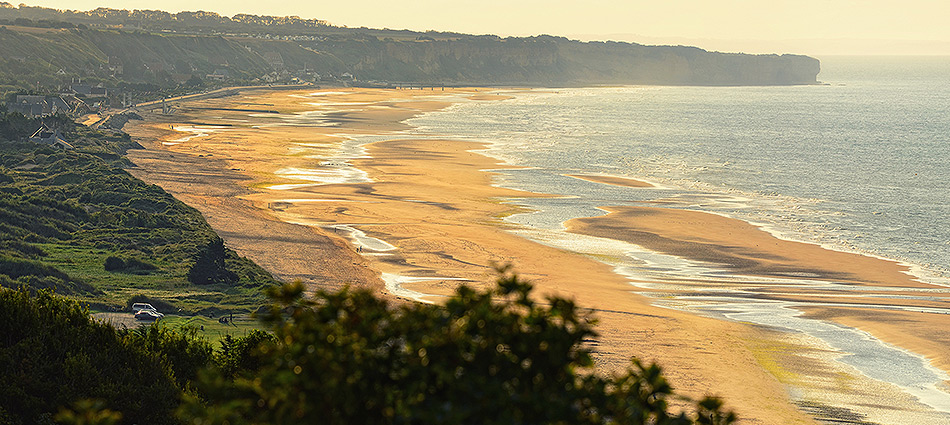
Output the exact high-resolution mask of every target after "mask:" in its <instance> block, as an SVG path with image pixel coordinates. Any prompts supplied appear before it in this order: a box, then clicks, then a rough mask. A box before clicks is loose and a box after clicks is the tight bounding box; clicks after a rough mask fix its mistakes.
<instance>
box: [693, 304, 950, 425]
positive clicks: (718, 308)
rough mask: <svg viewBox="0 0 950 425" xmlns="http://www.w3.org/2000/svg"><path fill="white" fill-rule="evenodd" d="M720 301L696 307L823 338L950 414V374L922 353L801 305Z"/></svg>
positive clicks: (864, 369) (845, 359)
mask: <svg viewBox="0 0 950 425" xmlns="http://www.w3.org/2000/svg"><path fill="white" fill-rule="evenodd" d="M716 298H717V297H707V300H708V301H717V300H716ZM719 301H725V302H719V303H714V304H706V305H698V306H695V308H699V309H704V310H708V311H712V312H718V313H720V314H722V315H723V316H725V317H727V318H730V319H732V320H734V321H738V322H751V323H757V324H760V325H765V326H770V327H773V328H784V329H789V330H793V331H797V332H801V333H804V334H806V335H809V336H812V337H815V338H818V339H819V340H821V341H823V342H824V343H826V344H828V346H830V347H833V348H834V349H835V350H836V351H837V352H839V353H840V354H841V355H840V357H839V358H838V359H836V360H837V361H839V362H841V363H844V364H847V365H849V366H851V367H853V368H855V369H856V370H857V371H859V372H860V373H861V374H863V375H864V376H867V377H869V378H871V379H874V380H876V381H880V382H886V383H890V384H893V385H895V386H897V387H899V388H900V389H901V390H903V391H904V392H906V393H908V394H911V395H913V396H914V397H915V398H917V399H918V400H919V401H920V402H921V403H923V404H926V405H928V406H930V407H931V408H933V409H934V410H936V411H938V412H943V413H950V393H947V392H946V391H943V390H941V389H940V387H941V386H943V382H945V381H947V380H950V375H947V373H946V372H944V371H942V370H940V369H937V368H936V367H934V366H933V365H932V364H931V362H930V361H929V360H927V359H926V358H925V357H923V356H921V355H919V354H916V353H913V352H911V351H908V350H905V349H903V348H900V347H896V346H893V345H891V344H887V343H885V342H883V341H881V340H879V339H877V338H874V337H873V336H872V335H871V334H870V333H868V332H865V331H862V330H859V329H856V328H851V327H847V326H843V325H839V324H837V323H832V322H826V321H822V320H814V319H806V318H803V317H801V316H803V314H804V313H802V312H801V311H798V310H796V309H795V306H796V305H797V304H798V303H794V302H776V301H766V300H748V302H745V303H741V302H735V300H734V299H732V298H720V299H719ZM948 419H950V415H948Z"/></svg>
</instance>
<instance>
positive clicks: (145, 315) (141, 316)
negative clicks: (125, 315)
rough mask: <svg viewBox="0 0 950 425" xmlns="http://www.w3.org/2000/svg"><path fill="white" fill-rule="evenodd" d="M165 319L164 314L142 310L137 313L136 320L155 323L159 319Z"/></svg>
mask: <svg viewBox="0 0 950 425" xmlns="http://www.w3.org/2000/svg"><path fill="white" fill-rule="evenodd" d="M162 317H165V315H164V314H162V313H159V312H157V311H152V310H141V311H139V312H138V313H135V318H136V319H137V320H145V321H149V322H154V321H156V320H158V319H161V318H162Z"/></svg>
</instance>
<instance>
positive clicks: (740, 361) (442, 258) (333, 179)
mask: <svg viewBox="0 0 950 425" xmlns="http://www.w3.org/2000/svg"><path fill="white" fill-rule="evenodd" d="M507 98H509V96H508V95H506V93H505V92H486V91H485V90H480V91H478V92H476V91H475V90H474V89H446V90H445V91H441V90H375V89H349V88H344V89H336V88H333V89H323V90H319V89H311V90H304V91H293V92H291V91H249V92H246V93H243V94H242V95H240V96H233V97H227V98H222V99H208V100H199V101H193V102H188V103H179V104H176V105H175V111H174V114H171V115H162V114H160V113H158V112H151V113H143V116H144V117H145V118H146V120H145V121H134V122H131V123H130V124H129V125H127V127H126V131H128V132H129V133H130V134H131V135H132V136H133V138H135V139H136V140H137V141H139V142H140V143H142V144H143V145H144V146H145V147H146V149H144V150H136V151H130V152H129V158H130V159H131V160H132V161H133V162H134V163H135V164H136V166H137V167H136V168H133V169H131V170H130V171H131V172H132V173H133V174H134V175H136V176H137V177H140V178H142V179H143V180H145V181H147V182H149V183H154V184H158V185H160V186H162V187H163V188H165V190H167V191H169V192H170V193H172V194H174V195H175V196H176V197H178V198H179V199H181V200H182V201H184V202H186V203H188V204H189V205H192V206H194V207H195V208H197V209H198V210H200V211H201V212H202V214H204V216H205V217H206V218H207V219H208V221H209V223H210V224H211V225H212V226H213V227H214V228H215V229H216V230H217V231H218V232H219V234H221V236H222V237H223V238H224V239H225V241H226V243H227V245H228V246H229V247H231V248H232V249H235V250H236V251H237V252H239V253H240V254H242V255H245V256H247V257H249V258H251V259H252V260H254V261H256V262H258V264H260V265H261V266H263V267H265V268H266V269H268V270H269V271H271V272H272V273H273V274H274V275H275V276H277V277H278V278H280V279H283V280H296V279H299V280H301V281H303V282H305V283H306V284H308V285H311V287H312V288H314V289H316V288H327V289H332V288H338V287H340V286H342V285H345V284H353V285H360V286H367V287H370V288H374V289H376V290H378V291H379V292H380V293H383V294H388V295H389V296H393V297H397V298H402V299H415V300H417V301H425V302H439V300H440V297H441V296H443V295H445V294H449V293H451V292H452V291H453V290H454V288H455V287H456V286H457V285H458V284H460V283H462V282H465V283H469V284H472V285H486V284H488V283H489V282H490V281H491V279H492V271H493V264H504V263H510V264H512V265H514V267H515V269H516V270H517V271H518V272H519V274H521V275H522V276H524V277H526V278H528V279H530V280H531V281H532V282H534V283H535V285H536V287H537V288H538V290H539V292H540V293H541V294H557V295H562V296H568V297H571V298H574V299H576V300H577V302H578V303H579V305H581V306H583V307H584V308H588V309H591V310H593V313H594V315H595V316H596V318H597V319H598V325H597V330H598V332H599V333H600V336H599V337H598V339H597V341H596V342H595V343H594V345H593V348H594V349H595V350H596V360H597V365H598V368H599V369H600V370H601V371H603V372H604V373H611V372H613V371H616V370H619V369H621V368H623V367H625V365H626V364H628V361H629V359H630V358H631V357H638V358H640V359H642V360H645V361H648V362H649V361H656V362H658V363H660V364H661V365H662V366H663V367H664V369H665V370H666V372H667V375H668V379H669V380H670V382H671V383H672V384H673V386H674V387H675V388H676V389H677V390H678V391H680V392H682V393H683V394H685V395H688V396H693V397H699V396H702V395H707V394H709V395H718V396H721V397H723V398H724V399H725V401H726V403H727V406H728V407H729V408H732V409H734V410H736V411H737V412H738V413H739V415H740V416H741V417H742V419H743V421H742V423H747V424H777V423H782V424H795V423H814V421H813V419H811V418H810V417H809V416H807V415H806V414H805V413H803V411H802V410H806V411H809V412H812V413H813V414H820V412H819V411H820V410H821V409H822V406H795V405H794V404H793V403H792V402H791V401H790V400H791V398H790V396H789V393H788V385H793V384H794V385H811V386H814V387H815V388H816V391H842V386H846V387H847V388H849V391H852V392H854V393H855V394H860V393H861V392H862V391H863V392H871V391H874V392H877V393H886V392H887V391H893V389H888V388H879V386H875V385H876V384H872V383H869V382H866V381H870V380H862V379H861V378H848V379H850V380H848V381H847V382H843V380H842V378H841V376H843V375H841V374H840V373H839V372H838V371H835V370H832V369H828V366H827V362H826V361H824V360H823V359H824V358H826V357H827V356H828V355H829V354H828V352H827V351H826V350H824V349H821V348H816V347H815V346H813V345H809V344H807V342H806V341H797V340H794V339H790V338H789V337H788V336H786V335H784V334H781V333H779V332H776V331H774V330H770V329H768V328H765V327H762V326H755V325H750V324H744V323H740V322H736V321H726V320H719V319H716V318H712V317H705V316H703V315H697V314H692V313H690V312H686V311H679V310H675V309H670V308H664V307H659V306H656V305H654V304H653V302H652V300H651V298H649V297H646V296H643V295H640V294H637V293H635V292H637V291H636V288H634V287H633V286H632V285H631V282H630V281H629V279H628V278H627V277H625V276H621V275H619V274H617V273H615V271H614V270H613V268H612V267H611V266H609V265H607V264H605V263H603V262H599V261H596V260H595V259H593V258H590V257H587V256H582V255H578V254H575V253H572V252H569V251H566V250H563V249H559V248H555V247H552V246H548V245H544V244H539V243H536V242H532V241H530V240H528V239H526V238H523V237H521V236H518V235H516V234H515V233H513V232H511V230H512V226H513V225H512V224H510V223H508V222H506V221H504V220H503V218H504V217H505V216H508V215H510V214H513V213H516V212H519V211H521V210H520V209H519V208H518V207H515V206H512V205H510V204H507V203H503V202H502V200H503V199H505V198H511V197H522V198H524V197H533V196H548V195H546V194H535V193H527V192H521V191H516V190H511V189H503V188H499V187H496V186H493V185H492V176H493V174H492V173H491V172H487V171H485V170H491V169H501V168H504V167H506V165H505V164H501V163H499V162H498V161H497V160H495V159H492V158H489V157H487V156H484V155H482V154H480V153H478V152H477V151H478V150H480V149H483V148H484V145H481V144H478V143H472V142H466V141H459V140H452V138H451V137H445V138H441V139H430V138H426V139H419V138H413V137H411V135H407V134H404V132H405V131H406V130H408V129H409V128H410V127H409V126H408V125H407V124H406V123H405V122H404V121H405V120H406V119H408V118H411V117H413V116H417V115H419V114H422V113H425V112H428V111H433V110H437V109H441V108H445V107H448V106H450V105H451V104H453V103H455V102H461V101H470V102H493V101H503V100H504V99H507ZM261 111H265V112H261ZM367 136H379V138H378V141H376V142H373V143H370V144H368V145H363V146H357V145H354V144H352V143H348V140H350V138H352V137H367ZM570 177H574V178H578V179H583V180H586V181H590V182H594V183H600V184H607V185H614V186H624V187H628V188H630V189H631V190H641V189H644V188H649V187H650V186H651V185H650V184H649V183H646V182H639V181H636V180H632V179H626V178H622V177H614V176H595V175H572V176H570ZM603 208H604V210H605V211H607V212H608V214H607V215H604V216H600V217H593V218H580V219H574V220H571V221H570V222H569V223H567V228H568V230H569V231H571V232H575V233H577V234H584V235H589V236H596V237H607V238H612V239H616V240H622V241H625V242H630V243H633V244H637V245H639V246H642V247H644V248H646V249H649V250H653V251H656V252H662V253H666V254H670V255H675V256H679V257H683V258H688V259H691V260H695V261H701V262H706V263H712V264H717V265H720V266H722V267H725V268H727V269H728V270H729V271H730V272H731V273H732V274H733V275H738V276H749V277H767V278H789V277H802V276H807V277H808V278H809V279H812V280H815V281H822V282H833V283H834V284H836V285H843V286H853V287H863V288H864V289H863V290H862V291H861V292H860V295H857V294H852V295H848V294H847V293H846V294H844V295H843V294H842V292H841V291H837V290H829V289H827V288H825V287H820V286H819V287H816V288H812V289H809V290H807V291H805V290H795V289H789V288H787V287H781V288H778V287H776V288H770V287H767V286H763V285H756V288H755V292H754V294H755V296H757V297H762V298H765V299H770V300H778V301H780V300H799V299H803V298H807V299H808V300H810V301H811V302H814V303H815V304H814V306H813V307H809V308H808V309H807V311H805V312H804V313H805V314H807V315H808V316H809V317H813V318H821V319H824V320H828V321H832V322H836V323H840V324H842V325H846V326H851V327H856V328H859V329H862V330H865V331H867V332H869V333H870V334H872V335H873V336H875V337H876V338H879V339H880V340H882V341H885V342H887V343H889V344H892V345H895V346H898V347H901V348H904V349H906V350H910V351H913V352H914V353H917V354H920V355H923V356H926V357H927V358H929V359H931V360H932V361H933V364H934V365H935V366H937V367H939V368H941V369H943V370H945V371H946V370H950V348H947V347H950V344H948V342H950V338H948V337H947V336H946V335H945V334H943V333H941V332H940V331H939V330H940V329H943V326H942V325H944V324H945V322H947V321H948V320H950V319H948V316H947V315H937V314H932V313H928V312H925V311H919V312H916V313H915V312H913V311H910V310H887V311H882V310H878V309H867V308H863V309H862V308H853V307H842V306H840V305H839V304H841V303H843V302H848V301H853V302H855V303H858V302H860V303H864V304H873V303H880V304H882V305H884V304H886V305H899V306H903V307H908V308H911V307H919V308H925V307H945V306H946V302H947V300H946V299H944V298H941V297H940V296H936V297H930V298H926V299H924V298H923V297H912V296H910V295H913V294H916V292H913V291H918V290H926V289H927V288H930V287H931V286H930V285H927V284H925V283H922V282H920V281H918V280H915V279H913V278H912V276H911V275H909V274H908V273H907V272H908V270H907V268H906V267H905V266H903V265H901V264H898V263H895V262H891V261H886V260H881V259H878V258H873V257H867V256H863V255H858V254H852V253H844V252H839V251H832V250H829V249H825V248H822V247H820V246H817V245H812V244H806V243H800V242H792V241H787V240H783V239H779V238H776V237H775V236H773V235H771V234H770V233H768V232H766V231H764V230H762V229H760V228H758V227H756V226H754V225H751V224H749V223H746V222H743V221H740V220H736V219H731V218H728V217H722V216H718V215H714V214H708V213H703V212H697V211H685V210H680V209H674V208H665V207H654V206H642V207H640V206H638V207H630V206H623V207H619V206H609V205H605V206H603ZM678 283H679V284H681V285H685V286H689V285H690V284H691V282H678ZM710 284H718V282H703V285H710ZM722 285H723V286H729V287H732V288H735V287H740V286H742V285H743V283H742V282H741V281H740V282H736V281H735V280H730V281H729V282H722ZM905 295H906V297H902V296H905ZM849 296H851V298H848V297H849ZM823 300H825V301H827V303H828V305H827V306H822V305H820V303H821V302H822V301H823ZM819 373H823V374H825V375H826V376H827V380H826V381H822V382H804V383H803V382H801V380H802V379H801V377H802V376H805V375H807V374H811V375H809V376H814V375H815V374H819ZM908 403H910V404H912V402H908ZM816 412H818V413H816Z"/></svg>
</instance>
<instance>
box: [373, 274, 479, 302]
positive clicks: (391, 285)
mask: <svg viewBox="0 0 950 425" xmlns="http://www.w3.org/2000/svg"><path fill="white" fill-rule="evenodd" d="M380 277H381V278H382V279H383V282H385V283H386V290H387V291H389V293H390V294H393V295H395V296H397V297H405V298H409V299H412V300H415V301H418V302H421V303H426V304H435V302H433V301H431V300H429V299H428V298H431V297H439V298H444V296H443V295H433V294H424V293H422V292H417V291H413V290H411V289H406V288H404V287H403V286H402V285H403V284H405V283H415V282H430V281H438V280H455V281H466V282H467V281H468V279H463V278H459V277H414V276H403V275H400V274H396V273H382V274H381V276H380Z"/></svg>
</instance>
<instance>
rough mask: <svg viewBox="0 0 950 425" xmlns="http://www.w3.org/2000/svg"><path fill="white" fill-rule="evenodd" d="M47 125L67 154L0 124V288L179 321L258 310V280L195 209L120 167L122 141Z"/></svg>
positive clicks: (26, 124)
mask: <svg viewBox="0 0 950 425" xmlns="http://www.w3.org/2000/svg"><path fill="white" fill-rule="evenodd" d="M50 121H56V124H57V125H58V126H60V127H61V128H63V129H65V134H66V137H67V139H70V140H72V141H73V142H74V144H75V145H76V146H77V149H75V150H60V149H54V148H50V147H46V146H42V145H37V144H35V143H31V142H25V141H19V139H20V137H22V136H23V135H24V134H29V133H28V132H32V130H31V129H35V128H36V127H37V126H38V125H39V123H38V122H36V121H35V120H29V119H26V118H23V117H22V116H20V115H18V114H16V115H14V114H9V115H3V116H2V118H0V134H2V137H0V193H2V194H3V196H2V197H0V285H2V286H6V287H17V286H21V285H26V286H29V287H31V288H36V289H39V288H52V289H54V290H55V291H56V292H58V293H61V294H66V295H70V296H71V297H74V298H78V299H81V300H84V301H88V302H90V303H93V304H96V305H100V306H102V307H107V306H121V307H124V306H126V305H127V304H128V303H130V302H131V300H133V299H134V300H136V301H139V300H146V301H151V302H153V303H154V304H157V306H158V305H161V306H162V307H163V308H162V309H164V310H166V311H175V310H178V309H181V310H182V311H183V312H185V313H189V312H212V311H236V312H246V311H250V310H254V309H256V308H257V307H258V306H259V305H261V304H262V303H263V302H264V296H263V293H262V288H263V287H265V286H268V285H272V284H274V283H275V281H274V279H273V278H272V277H271V276H270V275H269V274H268V273H267V272H265V271H264V270H263V269H261V268H260V267H258V266H256V265H255V264H253V263H252V262H250V261H249V260H247V259H244V258H241V257H239V256H237V255H236V254H235V253H234V252H233V251H230V250H227V249H226V248H224V246H223V245H222V244H221V240H220V239H219V238H218V237H217V235H216V234H215V233H214V231H213V230H212V229H211V228H210V226H208V224H207V223H206V222H205V220H204V218H203V217H202V216H201V215H200V214H199V213H198V211H197V210H195V209H193V208H191V207H188V206H187V205H185V204H183V203H181V202H179V201H178V200H176V199H175V198H173V197H172V196H171V195H169V194H168V193H166V192H165V191H164V190H162V189H161V188H160V187H158V186H154V185H148V184H146V183H144V182H142V181H140V180H137V179H135V178H134V177H132V176H131V175H129V174H128V173H127V172H126V171H125V170H123V169H122V167H124V166H127V165H128V164H127V163H126V162H125V161H124V160H123V158H122V157H121V156H120V154H121V153H122V152H123V151H124V150H126V149H130V148H135V147H136V145H135V143H133V142H131V141H130V140H129V138H128V136H127V135H124V134H122V135H109V134H104V133H100V132H96V131H93V130H90V129H88V128H86V127H82V126H75V125H73V124H71V123H70V122H69V121H67V120H65V119H59V120H50V119H47V123H49V122H50Z"/></svg>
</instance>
